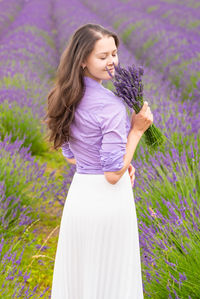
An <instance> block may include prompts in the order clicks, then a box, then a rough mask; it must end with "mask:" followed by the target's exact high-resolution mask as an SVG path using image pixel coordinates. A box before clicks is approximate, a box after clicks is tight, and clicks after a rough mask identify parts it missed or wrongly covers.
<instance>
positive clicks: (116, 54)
mask: <svg viewBox="0 0 200 299" xmlns="http://www.w3.org/2000/svg"><path fill="white" fill-rule="evenodd" d="M113 56H114V57H115V56H117V54H114V55H113ZM100 59H101V60H104V59H106V57H102V58H100Z"/></svg>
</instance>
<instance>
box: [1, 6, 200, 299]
mask: <svg viewBox="0 0 200 299" xmlns="http://www.w3.org/2000/svg"><path fill="white" fill-rule="evenodd" d="M199 20H200V3H199V1H197V0H187V1H186V0H181V1H179V0H148V1H147V0H140V1H139V0H137V1H134V0H133V1H128V0H121V1H120V0H110V1H109V2H108V1H107V2H105V3H104V4H103V5H102V1H99V0H96V1H95V2H94V1H92V0H81V1H78V0H72V1H70V2H69V1H66V0H54V1H53V0H42V1H41V0H32V1H25V0H19V1H14V0H9V1H6V0H1V1H0V220H1V221H0V234H1V235H0V240H1V242H0V261H1V262H0V273H1V276H0V277H1V279H0V298H3V299H6V298H50V292H51V283H52V275H53V265H54V259H55V253H56V246H57V240H58V233H59V225H60V220H61V215H62V210H63V205H64V202H65V200H66V197H67V192H68V189H69V186H70V183H71V180H72V178H73V174H74V172H75V169H76V168H75V166H74V165H69V164H68V163H67V161H66V160H65V159H64V157H63V156H62V154H61V150H59V151H53V150H51V149H50V145H49V144H47V142H46V141H45V140H44V136H45V132H46V128H45V126H44V124H43V123H42V118H43V116H44V114H45V109H46V105H47V94H48V92H49V90H50V88H51V86H52V83H53V80H54V76H55V71H56V68H57V66H58V63H59V59H60V55H61V53H62V52H63V50H64V49H65V46H66V44H67V41H68V39H69V37H70V36H71V34H72V33H73V32H74V30H75V29H77V27H79V26H81V25H82V24H86V23H98V24H101V25H103V26H104V27H106V28H108V29H110V30H112V31H114V32H116V33H117V34H118V36H119V38H120V41H121V44H120V47H119V60H120V62H121V63H122V65H124V66H127V65H129V64H132V63H134V64H136V65H137V66H142V67H143V68H144V76H143V83H144V93H145V98H146V100H147V101H148V103H149V105H150V107H151V110H152V111H153V115H154V123H155V125H156V126H157V127H158V128H160V129H161V130H162V132H163V133H164V134H165V135H166V136H167V138H168V142H167V144H165V145H164V146H162V147H160V148H159V150H158V151H157V152H155V153H150V152H149V151H148V149H147V148H146V146H145V143H144V140H143V139H141V141H140V143H139V145H138V147H137V150H136V152H135V155H134V157H133V160H132V164H133V165H134V167H135V169H136V179H135V184H134V187H133V193H134V199H135V204H136V210H137V218H138V225H139V237H140V251H141V262H142V278H143V288H144V298H155V299H157V298H158V299H160V298H161V299H162V298H163V299H165V298H181V299H185V298H187V299H193V298H194V299H198V298H200V284H199V277H200V258H199V257H200V221H199V219H200V155H199V152H200V138H199V137H200V21H199ZM103 84H104V86H105V87H107V88H110V89H111V90H112V89H113V86H112V84H111V82H106V81H104V82H103ZM127 112H128V114H129V115H130V113H131V111H130V110H129V108H128V107H127Z"/></svg>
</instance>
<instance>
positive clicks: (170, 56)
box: [81, 0, 200, 99]
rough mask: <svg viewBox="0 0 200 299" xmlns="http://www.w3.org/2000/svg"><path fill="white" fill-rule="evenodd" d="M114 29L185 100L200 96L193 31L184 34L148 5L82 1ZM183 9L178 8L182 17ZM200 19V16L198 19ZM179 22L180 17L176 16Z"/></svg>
mask: <svg viewBox="0 0 200 299" xmlns="http://www.w3.org/2000/svg"><path fill="white" fill-rule="evenodd" d="M81 2H82V3H84V4H85V5H86V6H88V7H89V8H90V9H92V10H93V11H94V12H96V13H98V15H99V16H101V18H102V19H103V20H106V21H107V22H109V24H111V25H112V26H113V28H115V30H116V31H117V32H118V34H119V35H120V36H121V38H122V40H123V41H124V43H125V44H126V45H127V47H128V48H129V49H130V50H131V51H133V53H134V55H135V56H136V58H137V59H138V60H140V61H141V62H142V63H144V64H145V65H146V66H149V67H151V68H153V69H155V70H157V71H159V72H161V73H162V74H163V79H167V78H169V79H170V80H171V83H172V84H173V85H175V86H176V88H178V89H179V90H180V92H181V94H182V97H183V98H184V99H187V98H194V99H196V98H197V97H198V98H199V96H200V73H199V68H200V60H199V52H200V37H199V34H197V33H196V32H194V31H188V30H184V28H180V27H176V26H175V25H174V24H170V22H168V18H167V17H166V18H165V19H164V20H163V19H162V20H161V18H158V19H157V18H155V16H154V14H149V13H148V12H146V11H145V9H144V7H145V4H146V1H145V0H143V1H140V2H141V4H137V2H138V1H128V2H124V1H119V0H112V1H107V2H106V3H105V5H102V3H101V1H95V2H94V1H92V0H81ZM182 10H183V11H184V8H183V9H182V6H180V5H179V15H180V16H181V12H182ZM197 16H198V15H197ZM177 18H178V15H177Z"/></svg>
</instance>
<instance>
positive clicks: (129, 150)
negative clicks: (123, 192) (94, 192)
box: [105, 129, 143, 184]
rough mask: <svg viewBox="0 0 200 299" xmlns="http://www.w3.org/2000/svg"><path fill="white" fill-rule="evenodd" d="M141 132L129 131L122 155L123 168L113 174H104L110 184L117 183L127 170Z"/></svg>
mask: <svg viewBox="0 0 200 299" xmlns="http://www.w3.org/2000/svg"><path fill="white" fill-rule="evenodd" d="M142 134H143V133H142V132H141V131H138V130H135V129H131V130H130V132H129V134H128V137H127V144H126V154H125V155H124V157H123V158H124V166H123V168H122V169H120V170H118V171H114V172H106V173H105V175H106V178H107V180H108V181H109V182H110V183H111V184H115V183H117V182H118V180H119V179H120V178H121V176H122V175H123V174H124V173H125V171H126V170H127V169H128V167H129V165H130V163H131V161H132V159H133V155H134V153H135V150H136V147H137V145H138V143H139V141H140V138H141V137H142Z"/></svg>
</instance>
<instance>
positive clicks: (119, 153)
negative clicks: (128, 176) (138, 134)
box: [62, 76, 130, 174]
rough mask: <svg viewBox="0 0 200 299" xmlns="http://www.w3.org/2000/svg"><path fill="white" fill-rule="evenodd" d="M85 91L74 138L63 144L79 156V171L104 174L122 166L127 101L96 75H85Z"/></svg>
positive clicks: (127, 123) (72, 127)
mask: <svg viewBox="0 0 200 299" xmlns="http://www.w3.org/2000/svg"><path fill="white" fill-rule="evenodd" d="M84 83H85V87H86V88H85V93H84V96H83V98H82V99H81V101H80V103H79V105H78V106H77V107H76V110H75V117H74V120H73V122H72V123H71V125H70V131H71V134H72V136H73V137H74V138H75V140H74V139H70V140H69V142H66V143H65V144H63V146H62V152H63V155H64V156H65V157H67V158H73V157H74V158H75V159H76V171H77V173H91V174H103V173H104V171H117V170H119V169H121V168H122V166H123V156H124V154H125V150H126V143H127V136H128V133H129V130H130V119H129V116H128V113H127V111H126V106H125V104H124V102H123V101H122V100H121V99H120V98H118V97H117V96H115V95H114V93H113V92H111V91H110V90H108V89H106V88H105V87H103V86H102V85H101V84H100V83H99V82H97V81H95V80H94V79H92V78H90V77H87V76H84Z"/></svg>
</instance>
